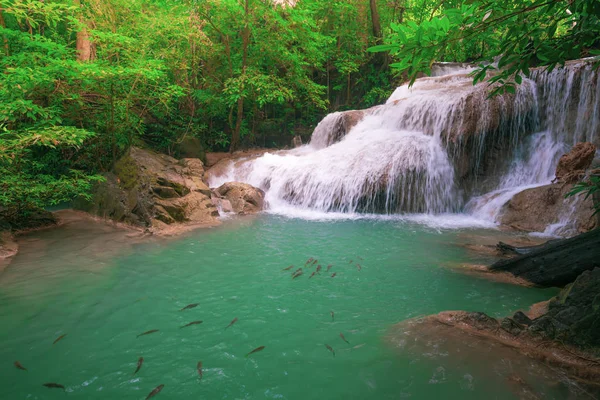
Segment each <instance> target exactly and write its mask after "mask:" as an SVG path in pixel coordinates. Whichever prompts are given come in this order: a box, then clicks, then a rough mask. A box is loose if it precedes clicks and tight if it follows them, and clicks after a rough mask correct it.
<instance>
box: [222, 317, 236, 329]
mask: <svg viewBox="0 0 600 400" xmlns="http://www.w3.org/2000/svg"><path fill="white" fill-rule="evenodd" d="M236 322H237V317H235V318H234V319H232V320H231V322H230V323H229V325H227V326H226V327H225V329H227V328H229V327H230V326H232V325H233V324H235V323H236Z"/></svg>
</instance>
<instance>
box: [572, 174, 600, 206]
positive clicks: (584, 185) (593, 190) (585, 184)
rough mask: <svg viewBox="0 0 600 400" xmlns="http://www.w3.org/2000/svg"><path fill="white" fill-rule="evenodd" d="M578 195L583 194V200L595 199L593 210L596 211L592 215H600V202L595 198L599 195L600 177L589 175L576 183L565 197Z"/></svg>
mask: <svg viewBox="0 0 600 400" xmlns="http://www.w3.org/2000/svg"><path fill="white" fill-rule="evenodd" d="M580 194H585V197H584V199H588V198H589V197H590V196H591V197H592V198H593V199H595V200H596V201H595V202H594V208H595V209H596V211H595V212H594V215H596V214H598V213H600V201H598V200H597V197H596V196H598V195H599V194H600V175H590V176H588V177H587V178H586V179H584V180H583V181H581V182H578V183H576V184H575V186H573V188H572V189H571V191H570V192H569V193H567V195H566V197H571V196H576V195H580Z"/></svg>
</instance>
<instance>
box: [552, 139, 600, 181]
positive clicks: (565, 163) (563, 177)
mask: <svg viewBox="0 0 600 400" xmlns="http://www.w3.org/2000/svg"><path fill="white" fill-rule="evenodd" d="M595 155H596V146H595V145H594V144H592V143H589V142H584V143H577V144H576V145H575V146H573V148H572V149H571V151H570V152H568V153H567V154H564V155H563V156H562V157H561V158H560V160H559V161H558V166H557V167H556V180H557V181H559V182H564V183H575V182H577V181H578V180H579V179H580V178H581V176H582V175H583V174H584V173H585V170H586V169H588V168H589V167H590V165H591V164H592V161H593V160H594V157H595Z"/></svg>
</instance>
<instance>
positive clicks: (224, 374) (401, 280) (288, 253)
mask: <svg viewBox="0 0 600 400" xmlns="http://www.w3.org/2000/svg"><path fill="white" fill-rule="evenodd" d="M92 225H93V224H92ZM487 233H489V232H487V231H469V230H438V229H432V228H428V227H426V226H423V225H418V224H415V223H410V222H406V221H404V222H402V221H394V220H387V221H386V220H376V219H363V220H339V221H305V220H301V219H287V218H284V217H279V216H272V215H271V216H270V215H260V216H258V217H257V218H253V219H242V220H233V221H228V222H226V223H225V224H223V225H222V226H220V227H217V228H212V229H208V230H199V231H195V232H193V233H191V234H189V235H187V236H185V237H182V238H178V239H173V240H168V241H165V240H162V241H161V240H151V241H146V242H142V243H138V244H135V245H131V246H129V245H127V241H128V238H126V237H125V236H126V235H124V234H123V233H119V232H116V231H114V230H112V228H106V227H102V226H98V227H94V226H91V225H90V224H89V223H79V224H74V225H72V226H71V225H67V226H66V227H63V228H58V229H54V230H52V231H44V232H39V233H35V234H32V235H31V236H30V237H28V238H26V240H25V241H24V242H23V243H22V246H21V248H22V252H21V253H20V254H19V255H18V256H17V257H16V258H15V260H14V261H13V263H12V264H11V265H10V266H9V267H8V268H7V269H6V270H5V271H4V272H3V273H0V399H63V398H70V399H144V398H145V397H146V396H147V395H148V393H150V391H151V390H152V389H154V388H155V387H157V386H158V385H159V384H164V389H163V390H162V392H161V393H159V394H158V395H157V396H156V397H155V398H156V399H264V398H269V399H270V398H273V399H400V398H413V399H440V398H445V399H481V398H490V399H492V398H495V399H504V398H506V399H511V398H518V396H517V395H515V393H514V391H511V389H510V387H509V386H508V385H506V384H504V383H503V382H504V380H503V379H504V377H503V376H501V375H502V374H501V373H495V372H494V371H491V370H486V367H485V365H487V364H486V362H483V363H481V361H469V360H465V359H464V358H456V360H455V361H454V359H453V355H452V354H449V355H445V354H442V355H441V356H440V357H441V358H442V359H443V360H442V359H441V358H440V357H435V356H431V357H430V356H428V355H427V354H416V353H415V352H414V350H413V351H410V352H408V351H405V352H403V351H402V349H398V348H394V347H393V346H392V345H390V344H389V343H388V341H387V340H386V336H387V334H388V332H389V330H390V328H391V327H392V325H394V324H395V323H398V322H400V321H403V320H406V319H408V318H412V317H416V316H421V315H426V314H432V313H437V312H440V311H443V310H454V309H460V310H473V311H474V310H478V311H484V312H486V313H489V314H490V315H493V316H505V315H508V314H510V313H512V312H514V311H516V310H518V309H526V308H528V307H529V306H530V305H531V304H533V303H535V302H538V301H542V300H546V299H548V298H549V297H550V296H552V295H554V294H555V293H556V291H555V290H539V289H531V288H523V287H518V286H512V285H508V284H503V283H497V282H490V281H487V280H484V279H479V278H476V277H473V276H467V275H462V274H459V273H456V272H453V271H452V270H450V269H448V268H446V267H444V265H448V264H451V263H453V262H469V261H470V262H482V261H485V260H481V259H477V258H476V256H475V255H473V254H470V253H468V252H467V250H465V249H464V248H463V247H460V246H458V245H457V243H460V242H461V240H463V237H464V235H465V234H467V235H469V236H470V237H473V235H475V236H476V235H485V234H487ZM310 257H314V258H316V259H318V264H320V265H322V266H323V270H325V268H326V266H327V265H328V264H333V267H332V269H331V271H330V272H329V273H324V271H322V272H321V274H319V275H315V276H313V277H312V278H309V276H310V273H311V272H312V271H314V270H315V267H312V268H306V272H305V273H304V275H302V276H300V277H298V278H297V279H291V276H290V275H291V272H292V271H293V270H295V269H297V268H298V267H301V266H304V264H305V262H306V260H307V259H308V258H310ZM359 257H360V258H359ZM350 260H352V262H350ZM357 262H358V263H360V264H361V267H362V268H361V270H360V271H359V270H358V268H357V267H356V263H357ZM292 264H293V265H294V266H295V268H294V269H293V270H292V271H282V269H283V268H285V267H287V266H289V265H292ZM334 272H335V273H336V276H335V277H333V278H332V277H331V276H330V275H331V274H332V273H334ZM190 303H199V305H198V306H197V307H195V308H192V309H188V310H184V311H180V309H181V308H183V307H184V306H186V305H188V304H190ZM331 311H333V312H334V319H333V320H332V317H331V314H330V312H331ZM234 318H238V321H237V322H236V323H235V324H234V325H233V326H231V327H229V328H228V329H225V327H226V326H227V325H228V324H229V323H230V322H231V321H232V320H233V319H234ZM195 320H202V321H203V323H202V324H198V325H193V326H190V327H186V328H180V327H181V326H183V325H185V324H187V323H189V322H192V321H195ZM152 329H158V330H159V332H156V333H153V334H149V335H146V336H141V337H139V338H138V337H136V336H137V335H138V334H140V333H142V332H146V331H149V330H152ZM340 333H343V334H344V336H345V338H346V339H347V340H348V341H349V342H350V344H347V343H345V342H344V341H343V340H342V339H341V338H340V336H339V334H340ZM63 334H66V336H65V337H64V338H63V339H62V340H60V341H59V342H57V343H56V344H53V341H54V340H55V339H56V338H57V337H59V336H60V335H63ZM325 344H328V345H330V346H331V347H332V348H333V349H334V351H335V357H334V356H333V354H332V353H331V352H330V351H329V350H328V349H327V348H326V347H325ZM259 346H265V349H264V350H262V351H260V352H257V353H255V354H252V355H251V356H250V357H248V358H246V357H245V354H246V353H248V352H250V351H251V350H253V349H255V348H257V347H259ZM139 357H144V360H145V361H144V364H143V366H142V368H141V370H140V372H138V373H137V374H136V375H135V376H134V375H133V372H134V370H135V368H136V364H137V360H138V358H139ZM485 357H487V358H489V360H490V364H489V365H490V368H493V367H492V365H493V363H492V359H493V358H494V355H493V353H491V354H487V355H485ZM499 357H501V356H499ZM15 360H18V361H20V362H21V364H22V365H23V366H25V367H26V368H28V371H27V372H25V371H22V370H19V369H17V368H15V366H14V365H13V363H14V361H15ZM198 361H202V363H203V379H202V380H200V379H199V377H198V373H197V371H196V365H197V362H198ZM441 363H443V368H442V369H440V365H442V364H441ZM442 372H443V373H442ZM46 382H56V383H60V384H62V385H64V386H65V387H66V393H65V392H63V391H62V390H60V389H48V388H45V387H43V386H42V384H43V383H46ZM544 390H547V391H546V392H545V393H546V395H547V397H546V398H552V397H553V396H555V397H556V398H560V397H558V396H560V394H561V393H563V392H562V390H564V388H552V387H549V388H546V389H544Z"/></svg>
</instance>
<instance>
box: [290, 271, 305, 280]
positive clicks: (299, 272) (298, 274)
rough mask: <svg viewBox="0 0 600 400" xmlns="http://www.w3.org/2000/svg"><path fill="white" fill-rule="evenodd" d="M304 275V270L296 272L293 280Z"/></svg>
mask: <svg viewBox="0 0 600 400" xmlns="http://www.w3.org/2000/svg"><path fill="white" fill-rule="evenodd" d="M302 274H304V272H302V270H300V271H297V272H294V275H292V279H296V278H297V277H299V276H300V275H302Z"/></svg>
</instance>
